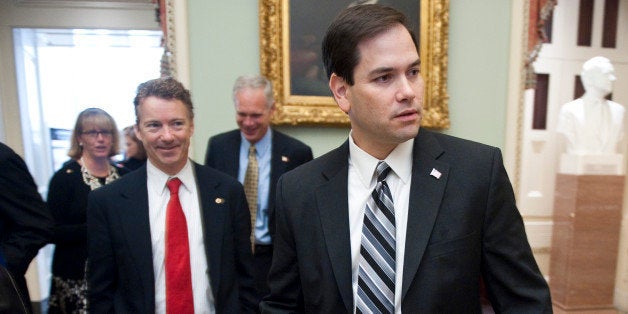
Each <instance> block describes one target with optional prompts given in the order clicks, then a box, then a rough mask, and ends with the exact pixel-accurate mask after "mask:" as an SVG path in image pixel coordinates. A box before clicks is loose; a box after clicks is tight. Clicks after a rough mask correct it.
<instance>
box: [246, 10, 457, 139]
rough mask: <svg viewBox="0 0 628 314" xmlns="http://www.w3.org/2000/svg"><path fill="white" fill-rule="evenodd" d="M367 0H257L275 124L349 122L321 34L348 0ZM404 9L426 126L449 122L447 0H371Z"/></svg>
mask: <svg viewBox="0 0 628 314" xmlns="http://www.w3.org/2000/svg"><path fill="white" fill-rule="evenodd" d="M354 2H365V1H364V0H356V1H353V0H346V1H342V0H317V1H289V0H259V14H260V17H259V18H260V68H261V69H260V70H261V74H262V75H264V76H266V77H267V78H268V79H269V80H270V81H271V82H272V83H273V87H274V96H275V106H276V110H275V114H274V116H273V119H272V123H273V124H276V125H282V124H283V125H330V126H334V125H348V124H349V118H348V117H347V115H346V114H345V113H344V112H342V111H341V110H340V109H339V108H338V106H337V105H336V103H335V101H334V99H333V97H332V96H331V92H330V91H329V88H328V85H327V82H328V81H327V77H326V74H325V70H324V68H323V63H322V59H321V56H320V54H321V53H320V49H321V48H320V47H321V41H322V37H323V36H324V34H325V31H326V30H327V27H328V25H329V24H330V23H331V21H332V20H333V18H334V17H335V16H336V15H337V14H338V13H339V12H340V11H341V10H342V9H343V8H344V7H346V6H348V5H350V4H352V3H354ZM367 2H379V3H382V4H386V5H390V6H392V7H395V8H397V9H399V10H400V11H402V12H404V13H405V14H406V16H407V17H408V20H409V23H410V24H411V25H410V26H411V27H413V28H414V29H416V31H415V34H416V35H417V37H418V38H417V39H418V40H419V46H420V48H419V50H420V57H421V72H422V74H423V78H424V80H425V95H424V101H423V121H422V123H421V125H422V126H424V127H427V128H434V129H444V128H448V127H449V124H450V122H449V110H448V108H447V101H448V99H449V97H448V95H447V48H448V26H449V0H396V1H390V4H388V3H385V2H386V0H383V1H382V0H380V1H373V0H371V1H367Z"/></svg>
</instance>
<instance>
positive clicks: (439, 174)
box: [430, 168, 442, 179]
mask: <svg viewBox="0 0 628 314" xmlns="http://www.w3.org/2000/svg"><path fill="white" fill-rule="evenodd" d="M430 175H431V176H432V177H434V178H436V179H440V176H441V175H442V174H441V173H440V171H438V170H436V168H432V172H430Z"/></svg>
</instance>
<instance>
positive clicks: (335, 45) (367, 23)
mask: <svg viewBox="0 0 628 314" xmlns="http://www.w3.org/2000/svg"><path fill="white" fill-rule="evenodd" d="M396 25H402V26H404V27H405V28H406V29H407V30H408V32H410V35H411V36H412V41H413V42H414V46H415V47H416V48H417V51H418V50H419V49H418V44H417V41H416V38H415V36H414V32H413V31H412V30H411V29H410V28H409V27H408V22H407V19H406V17H405V15H403V13H401V12H399V11H397V10H396V9H393V8H391V7H386V6H382V5H378V4H364V5H356V6H353V7H350V8H347V9H345V10H344V11H342V12H341V13H340V14H339V15H338V16H337V17H336V18H335V19H334V21H333V22H332V23H331V25H330V26H329V28H328V29H327V33H326V34H325V38H324V39H323V45H322V50H323V63H324V65H325V71H326V72H327V78H328V79H329V78H330V77H331V74H332V73H336V75H338V76H340V77H342V78H343V79H344V80H345V81H346V82H347V83H348V84H349V85H353V70H354V69H355V67H356V65H358V63H359V61H360V54H359V51H358V44H360V43H361V42H362V41H364V40H365V39H369V38H373V37H375V36H377V35H379V34H380V33H382V32H385V31H387V30H389V29H391V28H393V27H394V26H396Z"/></svg>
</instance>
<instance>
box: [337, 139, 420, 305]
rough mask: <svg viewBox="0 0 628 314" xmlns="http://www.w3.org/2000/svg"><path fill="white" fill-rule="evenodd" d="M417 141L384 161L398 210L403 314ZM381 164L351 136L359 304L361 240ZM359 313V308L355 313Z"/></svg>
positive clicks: (355, 279)
mask: <svg viewBox="0 0 628 314" xmlns="http://www.w3.org/2000/svg"><path fill="white" fill-rule="evenodd" d="M413 145H414V139H410V140H408V141H406V142H404V143H401V144H399V145H398V146H397V147H396V148H395V149H394V150H393V151H392V152H391V153H390V154H389V155H388V156H387V157H386V159H385V160H384V161H386V163H387V164H388V166H390V168H391V170H392V171H391V172H390V173H389V174H388V177H387V178H386V183H387V184H388V187H389V188H390V193H391V194H392V198H393V203H394V207H395V227H396V235H395V237H396V240H395V241H396V249H395V254H396V257H395V261H396V263H397V265H396V268H395V269H396V270H395V313H401V284H402V279H403V259H404V253H405V247H406V230H407V226H408V204H409V202H410V183H411V179H412V147H413ZM378 162H379V160H378V159H377V158H375V157H373V156H371V155H369V154H368V153H366V152H365V151H363V150H362V149H361V148H359V147H358V146H357V145H356V144H355V142H354V141H353V138H352V137H351V135H349V178H348V180H349V181H348V182H349V184H348V189H349V190H348V193H349V232H350V237H351V278H352V285H353V299H354V300H357V292H358V266H359V263H360V245H361V243H360V240H361V238H362V225H363V224H364V210H365V207H366V202H367V200H368V198H369V197H370V196H371V192H372V191H373V189H374V188H375V185H376V183H377V178H376V177H375V168H376V167H377V163H378ZM353 312H354V313H355V307H354V309H353Z"/></svg>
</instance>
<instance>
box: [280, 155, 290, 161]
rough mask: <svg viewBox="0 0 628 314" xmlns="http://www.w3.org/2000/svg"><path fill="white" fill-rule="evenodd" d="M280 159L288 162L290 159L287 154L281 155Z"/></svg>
mask: <svg viewBox="0 0 628 314" xmlns="http://www.w3.org/2000/svg"><path fill="white" fill-rule="evenodd" d="M281 161H283V162H288V161H290V159H289V158H288V156H281Z"/></svg>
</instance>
